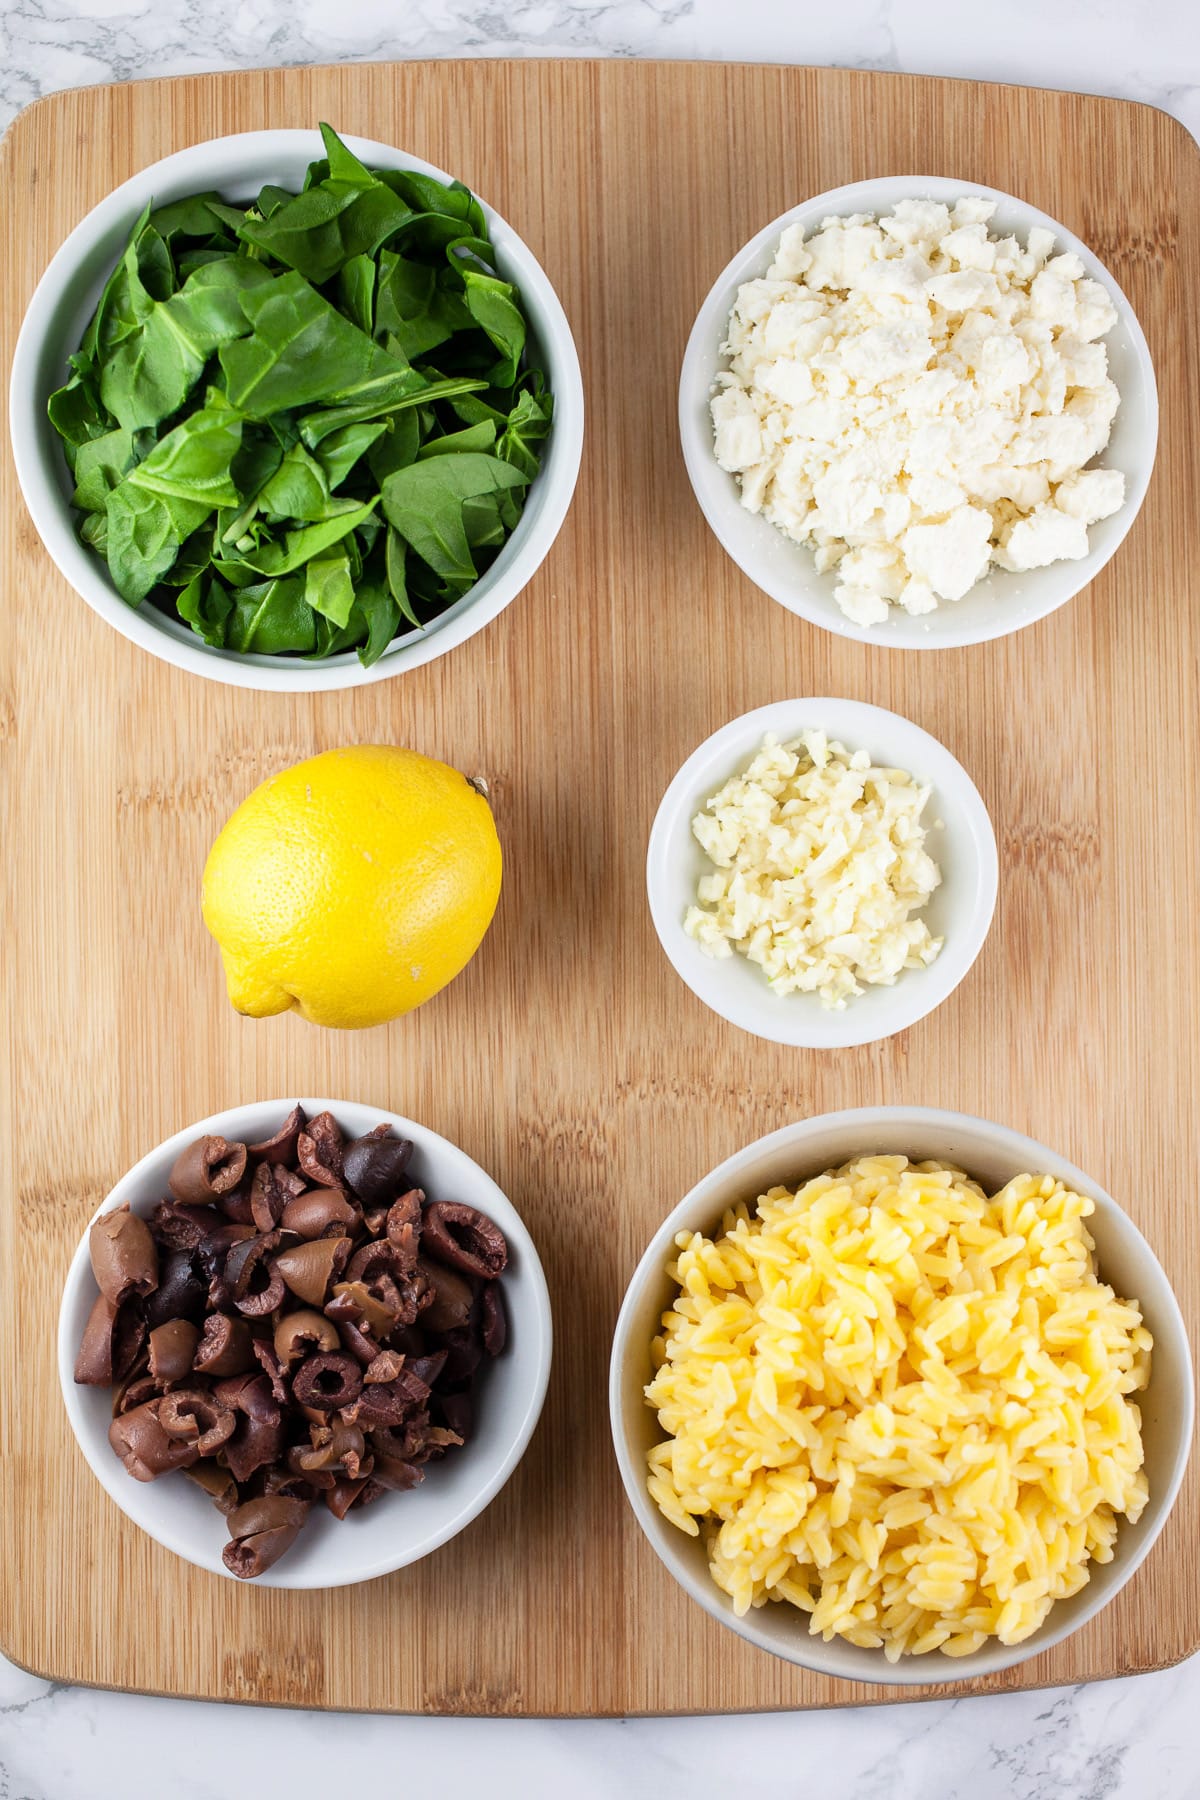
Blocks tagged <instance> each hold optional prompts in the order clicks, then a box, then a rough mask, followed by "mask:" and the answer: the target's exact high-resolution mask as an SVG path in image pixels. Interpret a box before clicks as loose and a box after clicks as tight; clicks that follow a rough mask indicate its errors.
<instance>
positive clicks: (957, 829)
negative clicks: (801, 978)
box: [646, 699, 997, 1050]
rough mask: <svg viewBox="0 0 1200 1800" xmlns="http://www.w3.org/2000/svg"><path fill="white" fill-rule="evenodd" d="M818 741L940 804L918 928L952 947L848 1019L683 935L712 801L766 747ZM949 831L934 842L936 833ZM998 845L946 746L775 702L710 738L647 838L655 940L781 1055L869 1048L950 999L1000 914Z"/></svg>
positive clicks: (872, 710)
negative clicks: (695, 829) (858, 754)
mask: <svg viewBox="0 0 1200 1800" xmlns="http://www.w3.org/2000/svg"><path fill="white" fill-rule="evenodd" d="M811 730H820V731H824V732H825V733H826V735H827V736H828V737H829V738H831V739H834V738H837V739H840V740H841V742H842V743H843V744H845V746H846V748H847V749H848V750H851V751H853V750H867V751H869V752H870V754H871V757H872V758H873V760H874V761H876V762H878V763H880V764H883V765H885V766H887V767H891V768H899V769H905V770H907V772H908V773H909V774H910V775H912V776H913V777H914V778H915V779H916V780H917V781H919V782H922V783H926V782H927V783H929V785H930V786H931V787H932V789H933V792H932V794H931V795H930V797H929V802H928V804H927V805H926V808H925V811H924V813H923V815H922V822H923V823H924V824H925V826H926V827H927V828H929V830H928V836H927V837H926V840H925V847H926V849H927V850H928V851H929V854H930V855H931V856H932V857H933V860H934V862H936V863H937V865H938V867H939V868H940V869H941V871H942V881H941V886H940V887H938V888H935V889H934V892H933V893H932V895H931V896H930V899H929V904H928V905H927V906H926V907H925V908H924V910H923V911H922V912H921V913H920V914H918V915H917V916H918V917H919V918H921V919H923V920H924V921H925V922H926V924H927V925H928V926H929V929H930V931H931V932H932V933H933V935H934V937H941V938H944V939H945V942H944V943H943V945H942V948H941V951H940V952H939V954H938V956H937V958H936V960H935V961H934V962H933V963H931V964H930V966H929V967H928V968H927V969H905V970H903V971H902V972H901V974H900V975H899V976H897V978H896V982H895V985H894V986H892V987H868V988H866V989H865V991H864V992H863V993H862V994H859V995H858V996H857V997H856V998H853V999H850V1000H848V1001H847V1002H846V1006H845V1009H844V1010H843V1011H840V1012H838V1011H834V1010H832V1009H831V1008H828V1007H825V1006H822V1004H821V1001H820V997H819V996H818V995H817V994H800V993H797V994H776V993H775V992H773V990H772V989H771V988H770V987H769V986H768V984H767V978H766V976H765V975H764V974H763V971H762V970H761V969H760V968H759V967H758V965H757V964H756V963H752V962H748V961H747V959H746V958H745V957H744V956H742V955H741V954H740V953H738V952H735V953H734V955H733V956H730V957H721V958H717V957H713V956H708V955H706V954H705V952H704V951H703V950H702V949H701V948H700V945H699V944H698V943H697V942H696V941H695V939H694V938H690V937H688V935H687V934H686V932H685V931H684V929H683V920H684V914H685V913H686V911H687V909H688V907H689V906H691V905H693V904H694V902H695V899H696V884H697V882H698V881H699V879H700V877H701V875H705V874H710V873H711V872H712V864H711V863H710V862H709V859H708V857H707V856H706V855H705V853H704V851H703V850H702V849H701V848H700V845H699V844H698V843H697V842H696V839H695V837H694V836H693V834H692V820H693V819H694V818H695V816H696V814H697V813H698V812H700V811H701V809H702V808H703V806H704V803H705V801H706V800H707V799H708V798H709V797H710V795H712V794H715V793H716V791H717V789H718V788H719V787H721V786H722V784H723V783H724V782H726V781H728V779H729V777H730V776H731V775H733V774H734V773H735V772H736V771H737V770H738V769H740V768H743V767H744V766H745V765H746V763H748V762H749V760H750V758H751V757H752V756H753V755H754V753H755V751H757V750H758V748H759V747H760V745H761V744H762V741H763V738H764V736H765V735H766V733H767V732H773V733H774V735H775V736H776V737H777V738H778V739H779V740H780V741H781V742H786V741H787V740H788V739H790V738H795V737H798V736H799V735H800V733H801V732H802V731H811ZM939 819H940V820H941V821H942V827H943V828H942V829H941V830H938V829H936V826H935V821H937V820H939ZM996 887H997V860H996V839H995V835H994V833H993V831H992V825H991V820H990V819H989V818H988V814H987V808H986V807H985V806H984V804H983V801H982V800H981V799H980V796H979V790H978V789H977V788H976V786H975V784H974V782H973V781H972V780H971V777H970V776H969V775H968V774H967V772H966V770H965V769H964V768H963V767H962V764H961V763H959V762H956V761H955V759H954V757H953V756H951V754H950V752H949V751H948V750H947V749H946V747H945V745H944V744H939V743H938V741H937V739H936V738H934V737H930V735H929V733H928V732H927V731H922V730H921V727H920V726H919V725H914V724H913V723H912V722H911V720H909V719H904V718H901V716H900V715H899V713H893V712H886V711H885V710H884V709H883V708H882V707H880V706H868V705H866V704H865V703H864V702H862V701H860V700H833V699H815V700H778V701H776V702H774V704H773V705H771V706H760V707H758V708H757V709H756V710H755V711H754V712H748V713H743V714H742V716H741V718H739V719H733V720H732V721H731V722H730V723H729V724H728V725H723V726H722V727H721V729H720V730H719V731H714V733H713V735H712V736H711V737H709V738H705V740H704V742H703V743H702V744H701V746H700V748H699V749H698V750H696V751H695V752H693V754H692V755H691V756H689V757H688V759H687V761H686V762H685V763H684V765H683V767H682V768H681V769H680V771H679V773H678V775H676V777H675V779H674V781H672V783H671V785H670V787H669V788H668V789H667V791H666V793H665V794H664V795H663V799H662V804H661V806H660V807H659V809H658V813H657V815H656V816H655V820H654V824H653V826H652V828H651V831H650V847H649V850H648V853H647V856H646V891H647V893H648V895H649V899H650V914H651V917H652V918H653V920H654V929H655V930H656V931H657V933H658V936H659V941H660V942H661V944H662V947H663V949H664V950H665V951H666V953H667V955H668V957H669V958H670V959H671V962H672V963H673V965H674V967H675V971H676V973H677V974H678V975H681V976H682V977H683V979H684V981H686V982H687V985H688V986H689V987H690V988H691V990H692V992H693V994H695V995H697V996H698V998H699V999H701V1000H703V1001H704V1004H705V1005H706V1006H711V1007H712V1009H713V1011H714V1012H716V1013H720V1015H721V1017H722V1018H723V1019H728V1020H729V1021H730V1023H731V1024H733V1025H740V1026H741V1028H742V1030H743V1031H752V1032H753V1033H754V1035H755V1036H756V1037H761V1038H769V1039H770V1040H771V1041H772V1042H773V1043H776V1044H795V1045H797V1046H803V1047H805V1048H806V1049H812V1050H833V1049H845V1048H847V1047H848V1046H850V1045H852V1044H873V1043H875V1042H877V1041H878V1040H879V1039H880V1038H886V1037H892V1036H893V1035H894V1034H895V1033H896V1032H897V1031H903V1030H904V1029H905V1028H906V1027H907V1026H909V1025H914V1024H915V1023H916V1022H917V1020H918V1019H923V1018H924V1017H925V1015H926V1013H929V1012H932V1011H933V1009H934V1007H935V1006H940V1005H941V1003H942V1001H943V1000H944V999H945V998H946V996H947V994H950V993H952V992H953V990H954V989H955V988H956V987H957V986H958V984H959V982H960V981H961V980H962V978H963V976H964V975H965V974H966V973H967V970H968V969H969V968H970V967H971V964H972V963H973V962H974V961H975V958H976V957H977V956H978V955H979V952H980V950H981V949H982V948H983V943H984V939H985V938H986V937H987V934H988V927H989V926H990V924H991V922H992V912H993V910H994V908H995V905H996Z"/></svg>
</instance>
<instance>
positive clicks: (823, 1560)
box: [646, 1156, 1152, 1662]
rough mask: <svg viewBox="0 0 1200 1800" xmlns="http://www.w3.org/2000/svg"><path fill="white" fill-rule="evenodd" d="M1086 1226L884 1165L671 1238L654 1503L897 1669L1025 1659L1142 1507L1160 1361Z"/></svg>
mask: <svg viewBox="0 0 1200 1800" xmlns="http://www.w3.org/2000/svg"><path fill="white" fill-rule="evenodd" d="M1092 1211H1093V1203H1092V1201H1091V1200H1089V1199H1087V1198H1086V1197H1084V1196H1082V1195H1080V1194H1076V1193H1073V1192H1072V1191H1071V1190H1070V1189H1068V1188H1065V1187H1064V1186H1063V1185H1062V1184H1061V1183H1060V1182H1058V1181H1056V1180H1054V1179H1053V1178H1052V1177H1051V1176H1048V1175H1020V1176H1018V1177H1016V1179H1015V1180H1013V1181H1010V1182H1009V1183H1008V1185H1007V1186H1006V1187H1004V1188H1002V1189H1001V1190H1000V1192H999V1193H998V1194H996V1195H995V1196H994V1197H992V1198H989V1197H988V1196H987V1194H986V1193H985V1192H984V1190H983V1189H982V1188H981V1187H979V1186H978V1185H977V1184H976V1183H975V1182H974V1181H971V1180H969V1179H968V1178H967V1177H966V1176H965V1175H963V1174H962V1173H961V1172H960V1171H957V1170H953V1169H947V1168H942V1167H940V1166H938V1165H937V1164H933V1163H909V1162H908V1161H907V1159H906V1158H905V1157H902V1156H870V1157H863V1158H862V1159H860V1160H859V1161H857V1162H853V1163H850V1164H848V1165H847V1166H846V1167H845V1168H843V1169H838V1170H835V1171H832V1172H830V1173H828V1174H825V1175H820V1176H818V1177H817V1178H816V1179H815V1180H813V1181H809V1182H807V1183H806V1184H805V1185H804V1186H803V1187H801V1188H800V1189H799V1191H798V1192H796V1193H792V1192H790V1191H789V1190H788V1189H787V1188H784V1187H776V1188H772V1189H771V1190H770V1192H769V1193H767V1194H765V1195H763V1196H762V1198H760V1199H759V1200H758V1202H757V1204H756V1206H755V1207H754V1211H753V1214H751V1211H750V1210H749V1208H748V1207H747V1206H746V1205H744V1204H743V1205H739V1206H738V1207H736V1208H735V1209H734V1210H733V1211H732V1212H729V1213H727V1214H726V1215H725V1217H724V1218H723V1220H722V1221H721V1227H720V1231H719V1233H718V1234H717V1235H716V1237H715V1238H713V1239H709V1238H706V1237H704V1236H702V1235H701V1234H700V1233H699V1232H681V1233H680V1234H679V1236H678V1237H677V1238H676V1244H677V1246H678V1250H679V1256H678V1260H677V1261H676V1262H675V1263H673V1264H672V1265H671V1269H670V1273H671V1276H672V1279H673V1280H675V1281H677V1282H678V1284H679V1288H680V1292H679V1295H678V1298H677V1299H676V1301H675V1303H674V1305H673V1306H672V1307H671V1308H670V1310H669V1311H668V1312H666V1313H665V1314H664V1315H663V1328H662V1335H661V1337H658V1338H656V1339H655V1342H654V1363H655V1368H656V1371H657V1372H656V1374H655V1376H654V1379H653V1380H652V1381H651V1383H650V1385H649V1386H648V1388H647V1389H646V1398H647V1401H648V1403H649V1404H650V1405H651V1406H652V1407H653V1408H654V1409H655V1410H656V1411H657V1413H658V1418H659V1423H660V1425H661V1426H662V1428H663V1430H664V1431H665V1432H666V1433H667V1434H668V1435H667V1437H666V1438H665V1439H664V1441H663V1442H662V1443H660V1444H657V1445H656V1446H655V1447H654V1449H653V1450H652V1451H651V1452H650V1457H649V1464H650V1480H649V1487H650V1493H651V1495H652V1496H653V1498H654V1500H655V1501H656V1502H657V1504H658V1506H659V1507H660V1509H661V1510H662V1512H663V1513H664V1514H665V1515H666V1517H667V1518H668V1519H670V1520H671V1521H672V1523H673V1524H675V1525H677V1526H679V1527H680V1529H681V1530H683V1531H686V1532H689V1533H691V1534H692V1535H693V1536H694V1535H696V1534H697V1533H698V1532H700V1531H701V1530H703V1532H704V1534H705V1538H706V1543H707V1547H708V1555H709V1566H710V1568H711V1571H712V1575H713V1579H714V1580H715V1581H716V1583H717V1585H718V1586H719V1587H720V1588H722V1589H723V1590H724V1591H725V1592H726V1593H727V1594H728V1595H729V1596H730V1597H731V1599H732V1601H733V1605H734V1610H735V1611H736V1612H737V1613H738V1614H743V1613H745V1612H746V1611H747V1610H748V1609H749V1608H750V1607H751V1606H761V1605H763V1604H764V1603H765V1602H766V1601H768V1600H782V1601H789V1602H791V1604H793V1605H795V1606H798V1607H801V1608H802V1609H803V1610H804V1611H805V1612H807V1613H809V1614H810V1615H811V1616H810V1624H809V1628H810V1630H811V1631H812V1632H813V1633H819V1634H821V1635H822V1636H823V1637H824V1638H826V1639H827V1640H828V1639H830V1638H832V1637H834V1636H840V1637H844V1638H846V1639H848V1640H849V1641H850V1642H851V1643H854V1644H859V1645H863V1646H867V1647H871V1648H875V1647H880V1646H882V1648H883V1650H884V1651H885V1653H886V1655H887V1656H888V1658H889V1659H890V1660H891V1661H893V1662H894V1661H896V1660H898V1659H899V1657H900V1656H901V1655H903V1654H906V1653H908V1654H914V1655H917V1654H921V1653H922V1652H924V1651H928V1650H942V1651H944V1652H945V1653H946V1654H947V1655H951V1656H965V1655H968V1654H969V1653H970V1652H971V1651H973V1650H978V1649H979V1648H980V1647H981V1646H982V1645H983V1643H984V1642H985V1640H986V1639H987V1638H989V1637H996V1638H999V1640H1000V1641H1001V1642H1002V1643H1004V1644H1016V1643H1020V1642H1021V1641H1022V1639H1024V1638H1027V1637H1028V1636H1029V1635H1030V1633H1031V1632H1033V1631H1036V1630H1037V1628H1038V1626H1039V1625H1040V1624H1041V1623H1042V1621H1043V1620H1044V1619H1045V1617H1046V1615H1047V1613H1048V1612H1049V1610H1050V1608H1051V1606H1052V1605H1053V1604H1054V1602H1055V1600H1060V1599H1063V1598H1064V1597H1065V1596H1067V1595H1068V1594H1073V1593H1075V1592H1077V1590H1078V1589H1079V1588H1081V1587H1083V1585H1084V1584H1085V1583H1086V1581H1087V1579H1088V1565H1089V1562H1090V1561H1091V1560H1093V1559H1094V1560H1095V1561H1097V1562H1108V1561H1109V1560H1110V1558H1111V1556H1112V1553H1113V1544H1114V1540H1115V1538H1116V1535H1117V1519H1118V1515H1124V1516H1125V1517H1126V1518H1128V1519H1130V1520H1135V1519H1136V1518H1137V1517H1138V1515H1139V1514H1140V1513H1141V1511H1142V1508H1143V1507H1144V1506H1145V1504H1146V1500H1147V1498H1148V1490H1147V1486H1146V1478H1145V1475H1144V1474H1143V1473H1142V1460H1143V1458H1142V1442H1141V1418H1140V1413H1139V1410H1138V1407H1137V1405H1136V1404H1135V1403H1134V1402H1133V1401H1132V1400H1130V1399H1129V1398H1128V1396H1129V1395H1130V1394H1132V1393H1134V1392H1135V1391H1136V1390H1138V1389H1140V1388H1142V1387H1144V1386H1145V1384H1146V1380H1147V1378H1148V1375H1149V1363H1150V1351H1151V1348H1152V1340H1151V1337H1150V1334H1149V1332H1148V1331H1147V1330H1146V1329H1145V1327H1144V1326H1143V1324H1142V1319H1141V1312H1140V1310H1139V1308H1138V1306H1137V1304H1136V1302H1134V1301H1129V1300H1120V1299H1118V1298H1117V1297H1116V1296H1115V1295H1114V1293H1113V1290H1112V1289H1111V1288H1110V1287H1107V1286H1105V1285H1104V1284H1103V1283H1102V1282H1101V1281H1100V1280H1099V1279H1098V1278H1097V1275H1096V1271H1095V1267H1094V1264H1093V1260H1092V1250H1093V1248H1094V1245H1093V1242H1092V1239H1091V1237H1090V1236H1089V1235H1088V1232H1087V1229H1086V1227H1085V1225H1084V1222H1083V1221H1084V1219H1085V1218H1086V1217H1087V1215H1088V1214H1089V1213H1091V1212H1092Z"/></svg>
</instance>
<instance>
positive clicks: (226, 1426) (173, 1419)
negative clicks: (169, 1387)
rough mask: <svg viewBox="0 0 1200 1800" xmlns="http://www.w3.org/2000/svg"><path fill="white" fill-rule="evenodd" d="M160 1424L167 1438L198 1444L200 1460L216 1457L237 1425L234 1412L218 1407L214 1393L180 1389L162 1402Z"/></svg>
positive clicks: (159, 1413)
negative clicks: (201, 1457)
mask: <svg viewBox="0 0 1200 1800" xmlns="http://www.w3.org/2000/svg"><path fill="white" fill-rule="evenodd" d="M158 1422H159V1424H160V1425H161V1426H162V1429H163V1430H164V1431H165V1432H166V1434H167V1436H168V1437H173V1438H182V1439H184V1440H185V1441H186V1442H187V1443H189V1444H195V1446H196V1448H197V1450H198V1451H199V1452H200V1454H201V1456H213V1455H215V1453H216V1452H217V1451H218V1450H219V1449H220V1448H221V1445H222V1444H224V1443H225V1442H226V1440H227V1439H229V1438H230V1437H232V1436H233V1429H234V1426H235V1424H236V1422H237V1421H236V1420H235V1418H234V1415H233V1411H232V1409H231V1408H230V1407H226V1406H221V1405H219V1404H218V1402H217V1401H216V1400H214V1398H213V1396H212V1394H211V1393H204V1392H202V1391H201V1390H200V1389H199V1388H177V1389H175V1390H173V1391H172V1392H171V1393H169V1394H165V1395H164V1396H163V1398H162V1400H160V1402H159V1406H158Z"/></svg>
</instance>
